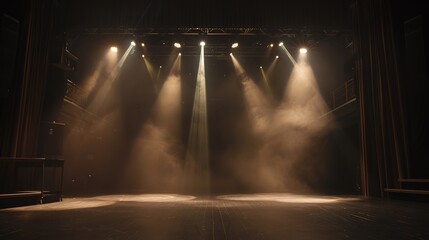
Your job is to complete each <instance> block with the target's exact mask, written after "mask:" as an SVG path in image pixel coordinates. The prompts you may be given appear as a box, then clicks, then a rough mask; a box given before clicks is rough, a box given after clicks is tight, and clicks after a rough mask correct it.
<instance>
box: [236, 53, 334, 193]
mask: <svg viewBox="0 0 429 240" xmlns="http://www.w3.org/2000/svg"><path fill="white" fill-rule="evenodd" d="M236 63H237V64H238V62H236ZM237 64H235V66H236V69H238V70H237V72H238V73H241V74H239V78H240V80H241V81H242V84H243V95H244V99H245V104H246V109H247V113H248V116H249V121H250V124H251V127H252V133H253V135H252V137H253V138H252V139H253V142H252V143H250V144H249V143H247V144H248V147H244V149H242V150H240V151H242V153H243V154H241V155H240V157H239V159H238V160H237V159H236V158H237V156H234V158H235V162H236V164H235V167H234V169H235V171H236V174H237V175H238V177H239V179H240V181H242V183H243V185H244V186H245V187H246V188H247V189H248V190H250V191H281V192H283V191H288V192H301V193H302V192H309V191H311V190H313V189H312V188H317V184H318V181H319V180H321V179H323V177H324V174H325V167H326V162H325V158H326V157H327V155H326V152H325V151H324V150H323V144H324V136H326V134H328V133H329V132H330V130H332V127H333V126H334V125H335V124H334V122H333V121H332V116H330V115H329V114H327V111H328V109H327V106H326V104H325V102H324V100H323V99H322V97H321V96H320V93H319V91H318V88H317V83H316V80H315V77H314V74H313V72H312V70H311V67H310V66H309V65H308V64H307V63H306V62H305V61H304V59H300V60H299V61H298V63H296V65H295V66H294V69H293V71H292V73H291V76H290V77H289V81H288V84H287V86H286V89H285V94H284V98H283V101H282V103H281V104H280V106H278V107H277V108H275V109H273V108H270V105H269V101H267V99H266V98H265V96H264V95H263V94H262V92H261V91H260V90H259V88H258V87H257V85H256V84H255V83H254V82H253V80H252V79H250V78H249V77H248V76H247V75H246V74H245V73H244V71H242V70H241V67H240V66H239V65H237ZM322 115H323V117H322Z"/></svg>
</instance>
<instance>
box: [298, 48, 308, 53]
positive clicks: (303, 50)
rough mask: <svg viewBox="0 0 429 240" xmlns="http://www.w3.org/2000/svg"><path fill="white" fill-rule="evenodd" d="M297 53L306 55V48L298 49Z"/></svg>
mask: <svg viewBox="0 0 429 240" xmlns="http://www.w3.org/2000/svg"><path fill="white" fill-rule="evenodd" d="M299 52H300V53H302V54H305V53H307V48H300V49H299Z"/></svg>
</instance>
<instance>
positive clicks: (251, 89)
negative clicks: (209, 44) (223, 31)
mask: <svg viewBox="0 0 429 240" xmlns="http://www.w3.org/2000/svg"><path fill="white" fill-rule="evenodd" d="M230 56H231V59H232V63H233V65H234V69H235V71H236V73H237V75H238V78H239V80H240V81H241V83H242V84H243V93H244V98H245V104H246V109H247V112H248V115H249V120H250V122H251V124H252V130H253V132H254V133H256V134H258V135H260V134H263V133H264V132H265V131H266V130H267V127H268V125H269V122H270V118H271V106H270V104H269V102H268V101H267V99H266V97H265V96H264V94H263V93H262V92H261V90H260V89H259V88H258V86H257V85H256V84H255V82H254V81H253V80H252V79H251V78H250V77H249V76H248V75H247V74H246V72H245V70H244V69H243V67H242V66H241V65H240V63H239V62H238V60H237V59H236V58H235V57H234V55H230Z"/></svg>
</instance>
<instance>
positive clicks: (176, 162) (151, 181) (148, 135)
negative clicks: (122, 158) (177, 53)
mask: <svg viewBox="0 0 429 240" xmlns="http://www.w3.org/2000/svg"><path fill="white" fill-rule="evenodd" d="M179 70H180V58H177V59H176V61H175V63H174V64H173V68H172V71H171V73H170V75H169V76H168V78H167V80H166V81H165V82H164V84H163V86H162V89H161V91H160V93H159V95H158V97H157V100H156V102H155V105H154V107H153V110H152V115H151V118H150V119H149V120H148V121H147V122H146V123H145V124H144V125H143V127H142V129H141V132H140V134H139V135H138V137H137V139H136V140H135V141H134V142H135V143H134V147H133V150H132V152H131V156H130V161H129V162H128V169H126V171H125V175H124V180H125V182H126V183H128V186H135V187H136V190H137V191H149V192H150V191H151V192H155V191H156V192H177V191H180V190H181V188H182V186H181V182H182V175H183V173H182V165H183V164H182V163H183V158H184V150H183V146H182V144H181V141H180V136H181V131H180V125H181V121H180V112H181V82H180V72H179Z"/></svg>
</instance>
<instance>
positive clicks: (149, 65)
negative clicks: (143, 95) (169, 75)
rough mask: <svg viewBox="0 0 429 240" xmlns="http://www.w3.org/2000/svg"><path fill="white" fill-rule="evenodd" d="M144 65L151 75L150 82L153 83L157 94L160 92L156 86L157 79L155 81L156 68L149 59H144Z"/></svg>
mask: <svg viewBox="0 0 429 240" xmlns="http://www.w3.org/2000/svg"><path fill="white" fill-rule="evenodd" d="M143 61H144V65H145V66H146V70H147V71H148V73H149V77H150V80H151V81H152V84H153V87H154V90H155V92H158V88H157V85H156V79H155V68H154V67H153V64H152V63H151V62H150V61H149V59H148V58H147V57H145V58H143Z"/></svg>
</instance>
